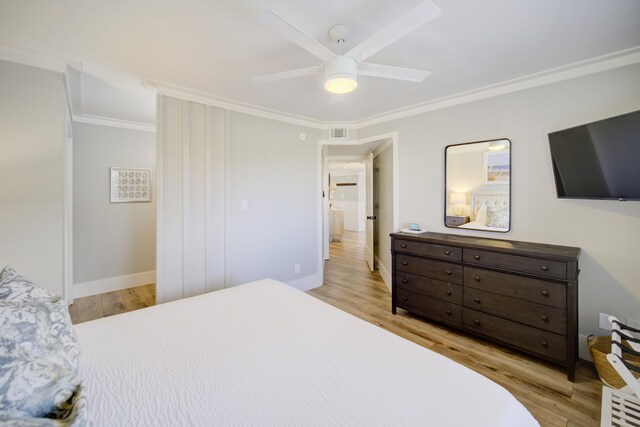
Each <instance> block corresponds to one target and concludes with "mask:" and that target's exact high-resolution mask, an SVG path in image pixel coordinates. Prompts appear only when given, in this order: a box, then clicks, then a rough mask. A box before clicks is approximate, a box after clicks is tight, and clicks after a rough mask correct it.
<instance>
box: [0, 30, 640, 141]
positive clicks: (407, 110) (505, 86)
mask: <svg viewBox="0 0 640 427" xmlns="http://www.w3.org/2000/svg"><path fill="white" fill-rule="evenodd" d="M0 59H3V60H7V61H11V62H17V63H21V64H25V65H30V66H33V67H38V68H44V69H47V70H52V71H57V72H60V73H63V74H64V73H66V67H67V66H71V67H73V68H75V69H77V70H82V69H83V66H84V67H87V64H83V62H82V61H81V60H79V59H75V58H70V57H66V56H63V55H59V54H56V53H50V52H44V51H40V50H36V49H31V48H28V47H24V46H18V45H15V44H11V43H8V42H4V41H1V40H0ZM636 63H640V46H635V47H632V48H630V49H625V50H622V51H618V52H614V53H611V54H607V55H603V56H599V57H596V58H591V59H588V60H585V61H579V62H576V63H573V64H569V65H565V66H562V67H558V68H554V69H551V70H546V71H542V72H539V73H534V74H529V75H526V76H522V77H518V78H515V79H511V80H507V81H504V82H501V83H497V84H493V85H488V86H484V87H481V88H477V89H473V90H470V91H465V92H460V93H457V94H454V95H450V96H446V97H442V98H439V99H435V100H431V101H427V102H423V103H419V104H415V105H412V106H409V107H403V108H399V109H396V110H392V111H388V112H386V113H382V114H378V115H373V116H369V117H366V118H363V119H360V120H355V121H348V122H346V121H342V122H340V121H322V120H316V119H312V118H309V117H305V116H299V115H295V114H290V113H286V112H283V111H279V110H275V109H270V108H266V107H260V106H258V105H253V104H249V103H243V102H240V101H235V100H233V99H228V98H223V97H219V96H216V95H213V94H210V93H206V92H200V91H197V90H193V89H189V88H186V87H182V86H178V85H174V84H171V83H166V82H161V81H157V80H145V81H144V82H143V85H145V86H150V87H154V88H155V89H156V90H157V92H158V94H161V95H165V96H171V97H176V98H180V99H184V100H187V101H193V102H198V103H201V104H205V105H210V106H213V107H219V108H223V109H226V110H231V111H236V112H239V113H245V114H249V115H253V116H257V117H262V118H266V119H271V120H276V121H280V122H285V123H290V124H294V125H298V126H305V127H309V128H313V129H320V130H327V129H329V128H332V127H347V128H349V129H352V130H358V129H363V128H367V127H369V126H373V125H376V124H380V123H385V122H390V121H393V120H398V119H402V118H405V117H410V116H415V115H418V114H422V113H427V112H430V111H435V110H440V109H444V108H449V107H452V106H456V105H461V104H466V103H469V102H474V101H479V100H482V99H487V98H492V97H495V96H500V95H505V94H509V93H514V92H518V91H522V90H526V89H531V88H534V87H539V86H544V85H548V84H553V83H557V82H561V81H564V80H569V79H573V78H577V77H582V76H586V75H589V74H594V73H598V72H602V71H607V70H611V69H615V68H620V67H624V66H627V65H632V64H636ZM94 68H95V67H94ZM73 118H74V121H78V122H84V123H93V124H100V125H104V126H116V127H123V128H127V129H136V130H144V131H148V132H152V131H153V132H155V126H153V125H149V124H146V123H135V122H126V121H120V120H114V119H109V118H105V117H93V116H88V115H74V116H73ZM108 123H110V124H108ZM151 128H153V130H151ZM323 142H325V141H323Z"/></svg>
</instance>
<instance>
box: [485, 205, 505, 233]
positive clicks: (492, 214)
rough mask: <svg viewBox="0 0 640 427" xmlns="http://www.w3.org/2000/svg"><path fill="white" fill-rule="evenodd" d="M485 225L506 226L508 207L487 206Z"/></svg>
mask: <svg viewBox="0 0 640 427" xmlns="http://www.w3.org/2000/svg"><path fill="white" fill-rule="evenodd" d="M487 226H488V227H495V228H508V227H509V208H507V207H504V208H491V207H490V208H487Z"/></svg>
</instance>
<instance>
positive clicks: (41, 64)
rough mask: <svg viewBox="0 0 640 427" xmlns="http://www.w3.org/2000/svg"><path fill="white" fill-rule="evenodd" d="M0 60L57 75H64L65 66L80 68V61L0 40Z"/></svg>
mask: <svg viewBox="0 0 640 427" xmlns="http://www.w3.org/2000/svg"><path fill="white" fill-rule="evenodd" d="M0 59H3V60H5V61H10V62H16V63H18V64H24V65H29V66H32V67H36V68H43V69H45V70H50V71H56V72H58V73H65V72H66V71H67V65H69V66H71V67H74V68H76V69H80V68H81V61H80V60H77V59H74V58H69V57H66V56H63V55H59V54H56V53H51V52H45V51H42V50H38V49H32V48H29V47H26V46H20V45H16V44H13V43H9V42H5V41H2V40H0Z"/></svg>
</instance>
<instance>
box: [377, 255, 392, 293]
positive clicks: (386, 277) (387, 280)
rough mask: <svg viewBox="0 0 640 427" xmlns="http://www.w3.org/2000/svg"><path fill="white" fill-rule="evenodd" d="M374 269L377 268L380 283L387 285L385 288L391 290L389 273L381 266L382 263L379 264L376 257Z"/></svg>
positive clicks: (378, 259)
mask: <svg viewBox="0 0 640 427" xmlns="http://www.w3.org/2000/svg"><path fill="white" fill-rule="evenodd" d="M376 267H378V273H380V277H382V281H383V282H384V284H385V285H387V288H389V290H391V275H390V274H389V271H388V270H387V269H386V268H385V267H384V265H382V262H380V258H378V257H376Z"/></svg>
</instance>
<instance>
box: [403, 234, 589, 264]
mask: <svg viewBox="0 0 640 427" xmlns="http://www.w3.org/2000/svg"><path fill="white" fill-rule="evenodd" d="M391 236H392V237H394V238H397V239H404V240H412V241H416V242H425V243H433V244H439V245H450V246H464V247H468V248H474V249H486V250H491V251H496V252H503V253H510V254H514V255H524V256H538V257H545V258H549V257H551V258H557V259H562V260H569V261H575V260H577V259H578V256H579V255H580V248H576V247H572V246H559V245H549V244H546V243H532V242H519V241H516V240H503V239H490V238H486V237H472V236H460V235H455V234H445V233H432V232H428V233H424V234H411V233H403V232H398V233H391Z"/></svg>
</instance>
